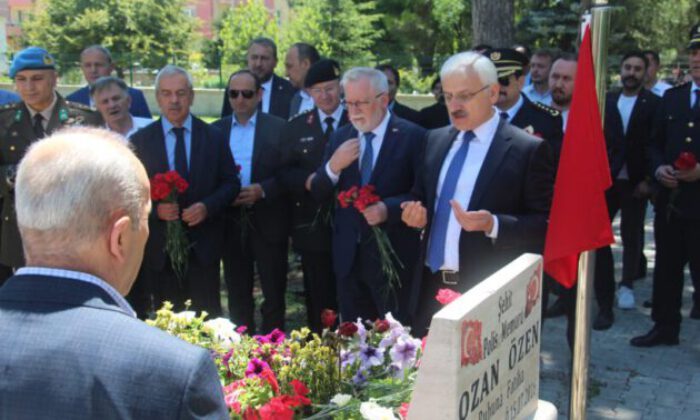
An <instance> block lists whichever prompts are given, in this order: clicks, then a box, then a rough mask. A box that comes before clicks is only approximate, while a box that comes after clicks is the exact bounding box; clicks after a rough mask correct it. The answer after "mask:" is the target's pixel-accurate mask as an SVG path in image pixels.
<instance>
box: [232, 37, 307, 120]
mask: <svg viewBox="0 0 700 420" xmlns="http://www.w3.org/2000/svg"><path fill="white" fill-rule="evenodd" d="M247 57H248V70H250V72H252V73H253V74H254V75H255V76H257V78H258V79H260V83H261V84H262V89H263V93H262V99H261V100H260V105H258V106H259V109H260V111H262V112H264V113H266V114H272V115H275V116H277V117H280V118H282V119H285V120H286V119H287V118H289V108H290V105H291V102H292V97H293V96H294V93H296V89H294V87H293V86H292V84H291V83H289V82H288V81H287V80H285V79H283V78H281V77H279V76H277V75H276V74H275V73H274V71H275V66H277V45H276V44H275V42H274V41H273V40H271V39H270V38H264V37H259V38H255V39H254V40H252V41H250V44H249V45H248V56H247ZM232 112H233V111H232V109H231V104H230V103H229V98H228V96H227V94H226V92H224V104H223V106H222V107H221V118H224V117H228V116H229V115H231V113H232Z"/></svg>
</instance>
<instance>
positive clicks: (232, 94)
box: [228, 89, 255, 99]
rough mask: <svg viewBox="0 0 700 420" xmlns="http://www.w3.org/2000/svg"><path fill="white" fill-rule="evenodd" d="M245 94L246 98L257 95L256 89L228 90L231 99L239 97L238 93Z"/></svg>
mask: <svg viewBox="0 0 700 420" xmlns="http://www.w3.org/2000/svg"><path fill="white" fill-rule="evenodd" d="M239 94H240V95H243V97H244V98H246V99H250V98H252V97H253V96H254V95H255V91H252V90H237V89H229V91H228V96H229V97H230V98H231V99H236V98H238V95H239Z"/></svg>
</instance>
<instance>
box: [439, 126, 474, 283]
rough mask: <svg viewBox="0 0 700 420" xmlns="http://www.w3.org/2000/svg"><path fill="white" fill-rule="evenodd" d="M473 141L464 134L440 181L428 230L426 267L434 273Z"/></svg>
mask: <svg viewBox="0 0 700 420" xmlns="http://www.w3.org/2000/svg"><path fill="white" fill-rule="evenodd" d="M472 139H474V133H472V132H471V131H467V132H466V133H464V138H463V139H462V145H461V146H459V149H457V153H455V154H454V157H453V158H452V162H450V166H449V167H448V168H447V174H445V179H444V180H443V181H442V189H440V195H439V196H438V205H437V210H435V215H434V216H433V224H432V226H431V229H430V247H429V249H428V267H430V270H431V271H432V272H433V273H435V272H437V271H438V270H439V269H440V267H442V265H443V263H444V262H445V245H446V239H447V223H448V222H449V221H450V214H451V213H452V206H450V200H452V198H454V195H455V190H456V189H457V180H458V179H459V175H460V174H461V173H462V167H463V166H464V162H465V161H466V159H467V152H468V151H469V142H471V141H472Z"/></svg>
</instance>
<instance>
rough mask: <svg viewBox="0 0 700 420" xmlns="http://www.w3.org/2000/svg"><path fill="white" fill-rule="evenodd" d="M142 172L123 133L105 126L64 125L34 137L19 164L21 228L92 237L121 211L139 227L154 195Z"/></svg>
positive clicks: (66, 239) (51, 236) (69, 240)
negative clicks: (146, 184)
mask: <svg viewBox="0 0 700 420" xmlns="http://www.w3.org/2000/svg"><path fill="white" fill-rule="evenodd" d="M143 177H145V170H144V169H143V165H141V163H140V162H139V160H138V159H137V158H136V156H135V155H134V153H133V152H132V151H131V150H130V149H129V147H128V146H126V145H125V144H124V140H123V138H122V137H121V136H120V135H118V134H116V133H113V132H110V131H107V130H104V129H100V128H87V127H78V128H68V129H65V130H60V131H58V132H56V133H54V134H53V135H51V136H50V137H47V138H45V139H43V140H40V141H37V142H35V143H34V144H33V145H32V146H31V147H30V148H29V150H28V151H27V154H26V155H25V156H24V158H23V159H22V161H21V162H20V164H19V169H18V170H17V179H16V183H15V209H16V212H17V223H18V225H19V229H20V233H21V234H22V237H23V238H24V237H25V235H26V234H28V233H37V234H40V236H41V237H42V238H43V239H44V240H47V241H55V242H56V243H65V244H69V246H71V245H70V244H74V245H80V244H86V243H91V242H92V241H94V240H95V239H97V238H98V237H99V236H100V235H101V234H103V233H104V231H105V229H106V228H107V226H109V223H110V221H111V220H112V219H113V218H114V216H115V214H119V213H121V214H123V215H127V216H128V217H129V218H130V219H131V220H132V222H133V227H134V229H138V226H139V223H140V219H141V214H142V212H143V208H144V205H145V203H146V202H147V200H148V199H149V197H148V187H147V186H144V182H143ZM25 231H28V232H25Z"/></svg>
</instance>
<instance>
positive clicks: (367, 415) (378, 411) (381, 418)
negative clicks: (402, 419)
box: [360, 401, 398, 420]
mask: <svg viewBox="0 0 700 420" xmlns="http://www.w3.org/2000/svg"><path fill="white" fill-rule="evenodd" d="M360 414H362V418H363V419H365V420H398V419H397V417H396V416H395V415H394V412H393V411H392V410H391V409H390V408H386V407H382V406H380V405H379V404H377V403H376V402H374V401H368V402H363V403H362V404H360Z"/></svg>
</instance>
